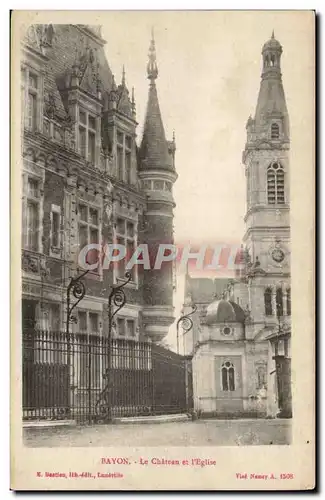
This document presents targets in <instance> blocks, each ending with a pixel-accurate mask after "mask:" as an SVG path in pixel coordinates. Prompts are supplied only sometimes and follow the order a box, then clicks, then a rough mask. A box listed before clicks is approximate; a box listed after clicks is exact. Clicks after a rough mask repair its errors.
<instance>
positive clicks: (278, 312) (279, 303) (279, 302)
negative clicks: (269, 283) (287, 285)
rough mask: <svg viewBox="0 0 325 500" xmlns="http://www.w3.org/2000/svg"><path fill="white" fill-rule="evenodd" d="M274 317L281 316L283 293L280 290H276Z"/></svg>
mask: <svg viewBox="0 0 325 500" xmlns="http://www.w3.org/2000/svg"><path fill="white" fill-rule="evenodd" d="M276 315H277V316H278V317H281V316H283V293H282V288H277V289H276Z"/></svg>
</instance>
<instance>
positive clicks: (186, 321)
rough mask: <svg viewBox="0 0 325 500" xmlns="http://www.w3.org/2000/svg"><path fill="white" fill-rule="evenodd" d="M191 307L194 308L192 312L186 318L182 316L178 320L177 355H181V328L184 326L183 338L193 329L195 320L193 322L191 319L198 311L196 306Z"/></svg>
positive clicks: (185, 315)
mask: <svg viewBox="0 0 325 500" xmlns="http://www.w3.org/2000/svg"><path fill="white" fill-rule="evenodd" d="M191 307H192V311H191V312H189V313H187V314H184V316H181V317H180V318H179V319H178V320H177V323H176V332H177V354H179V327H180V326H182V328H183V337H184V335H185V333H188V332H189V331H191V330H192V328H193V320H192V318H190V316H191V315H192V314H194V313H195V312H196V311H197V306H196V305H195V304H193V305H192V306H191Z"/></svg>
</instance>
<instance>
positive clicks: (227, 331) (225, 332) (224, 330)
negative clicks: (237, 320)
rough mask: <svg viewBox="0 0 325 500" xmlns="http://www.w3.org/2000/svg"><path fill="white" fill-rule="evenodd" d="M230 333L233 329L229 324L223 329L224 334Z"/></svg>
mask: <svg viewBox="0 0 325 500" xmlns="http://www.w3.org/2000/svg"><path fill="white" fill-rule="evenodd" d="M230 333H231V330H230V328H229V326H225V327H224V329H223V334H224V335H230Z"/></svg>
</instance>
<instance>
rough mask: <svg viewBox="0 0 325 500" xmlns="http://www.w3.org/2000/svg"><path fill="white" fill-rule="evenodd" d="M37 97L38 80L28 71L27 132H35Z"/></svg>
mask: <svg viewBox="0 0 325 500" xmlns="http://www.w3.org/2000/svg"><path fill="white" fill-rule="evenodd" d="M37 96H38V78H37V76H36V75H34V74H33V73H31V72H30V71H29V73H28V94H27V99H28V100H27V127H28V128H29V130H35V129H36V128H37Z"/></svg>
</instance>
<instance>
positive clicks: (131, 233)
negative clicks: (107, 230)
mask: <svg viewBox="0 0 325 500" xmlns="http://www.w3.org/2000/svg"><path fill="white" fill-rule="evenodd" d="M116 243H118V244H119V245H123V246H124V247H125V248H126V256H125V258H124V259H121V260H120V261H119V262H118V263H117V268H115V269H117V276H118V277H120V278H123V277H124V275H125V266H126V264H127V262H128V261H129V260H130V259H131V257H132V255H133V254H134V251H135V245H136V231H135V224H134V222H132V221H129V220H126V219H122V218H118V219H117V221H116ZM129 272H130V273H131V274H132V280H133V281H135V280H136V271H135V267H133V268H132V269H130V270H129Z"/></svg>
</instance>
